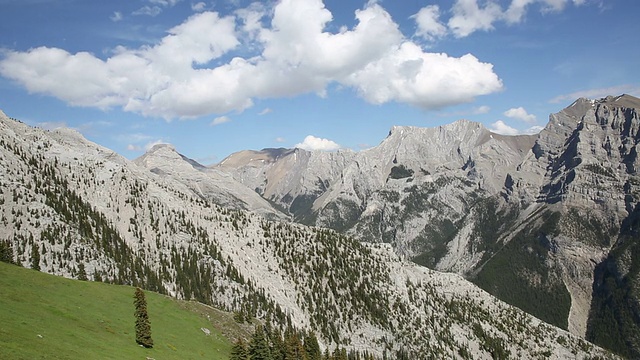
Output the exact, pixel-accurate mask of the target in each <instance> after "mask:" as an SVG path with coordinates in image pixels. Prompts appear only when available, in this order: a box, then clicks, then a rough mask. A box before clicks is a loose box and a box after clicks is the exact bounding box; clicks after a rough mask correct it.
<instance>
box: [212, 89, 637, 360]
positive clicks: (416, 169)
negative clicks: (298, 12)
mask: <svg viewBox="0 0 640 360" xmlns="http://www.w3.org/2000/svg"><path fill="white" fill-rule="evenodd" d="M639 111H640V99H638V98H635V97H633V96H630V95H622V96H617V97H607V98H604V99H600V100H588V99H579V100H577V101H575V102H574V103H573V104H572V105H571V106H569V107H567V108H566V109H564V110H562V111H560V112H559V113H556V114H552V115H551V116H550V118H549V123H548V124H547V126H546V127H545V128H544V129H543V130H542V131H541V132H540V133H539V134H536V135H521V136H502V135H498V134H495V133H491V132H490V131H489V130H487V129H486V128H484V127H483V126H482V125H481V124H479V123H474V122H470V121H466V120H463V121H458V122H456V123H453V124H450V125H445V126H440V127H437V128H415V127H394V128H392V129H391V131H390V132H389V136H388V137H387V138H386V139H385V140H384V141H382V143H381V144H380V145H378V146H376V147H373V148H371V149H368V150H364V151H360V152H357V153H356V152H352V151H348V150H345V151H338V152H333V153H325V152H308V151H304V150H301V149H295V150H283V149H279V150H275V149H267V150H263V151H243V152H239V153H236V154H232V155H231V156H229V157H228V158H227V159H225V160H224V161H223V162H221V163H220V164H219V165H217V166H216V167H215V169H217V170H222V171H226V172H228V173H229V174H232V175H233V176H234V177H235V178H236V179H237V180H238V181H241V182H243V183H245V184H246V185H247V186H248V187H250V188H251V189H255V190H256V191H257V192H258V193H259V194H261V195H262V196H263V197H264V198H265V199H266V200H269V201H270V202H272V203H273V204H275V205H276V206H277V207H278V208H280V209H284V210H285V211H286V212H288V213H289V214H290V215H292V216H293V218H294V220H296V221H300V222H303V223H307V224H312V225H318V226H325V227H329V228H333V229H335V230H338V231H341V232H343V233H346V234H349V235H351V236H354V237H356V238H357V239H359V240H362V241H368V242H373V243H379V242H383V243H389V244H391V245H392V246H393V248H394V251H395V252H396V253H397V254H399V255H400V256H402V257H404V258H407V259H411V260H412V261H414V262H415V263H417V264H421V265H425V266H428V267H430V268H432V269H436V270H440V271H447V272H453V273H458V274H460V275H462V276H464V277H466V278H467V279H469V280H471V281H473V282H475V283H476V284H478V285H480V286H481V287H482V288H483V289H485V290H487V291H488V292H490V293H492V294H493V295H495V296H497V297H499V298H500V299H502V300H504V301H507V302H509V303H511V304H513V305H516V306H518V307H520V308H521V309H524V310H526V311H528V312H530V313H531V314H534V315H535V316H537V317H539V318H541V319H543V320H545V321H547V322H549V323H552V324H554V325H556V326H559V327H562V328H565V329H568V330H569V331H570V332H572V333H573V334H576V335H579V336H587V337H588V338H589V339H590V340H593V341H595V342H596V343H598V344H601V345H603V346H606V347H608V348H610V349H612V350H614V351H616V352H619V353H621V354H625V355H629V356H632V357H640V339H639V338H638V334H640V331H638V326H639V324H640V307H639V306H638V304H639V303H640V295H639V293H638V287H639V286H640V279H639V278H638V276H639V275H638V270H637V269H638V262H640V258H639V257H638V246H640V245H638V243H639V241H640V240H639V239H638V221H637V212H638V210H637V209H638V204H639V202H640V187H639V186H640V177H639V175H638V167H639V166H640V160H639V159H638V143H639V140H640V135H639V133H638V132H639V129H640V119H639V115H638V113H639Z"/></svg>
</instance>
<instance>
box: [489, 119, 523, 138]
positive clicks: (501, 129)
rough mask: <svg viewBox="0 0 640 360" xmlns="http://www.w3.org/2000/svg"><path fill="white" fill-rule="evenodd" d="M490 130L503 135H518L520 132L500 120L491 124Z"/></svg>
mask: <svg viewBox="0 0 640 360" xmlns="http://www.w3.org/2000/svg"><path fill="white" fill-rule="evenodd" d="M489 130H491V131H493V132H494V133H496V134H501V135H518V134H520V132H519V131H518V130H517V129H514V128H512V127H511V126H509V125H507V124H505V122H504V121H502V120H498V121H496V122H494V123H493V124H491V127H489Z"/></svg>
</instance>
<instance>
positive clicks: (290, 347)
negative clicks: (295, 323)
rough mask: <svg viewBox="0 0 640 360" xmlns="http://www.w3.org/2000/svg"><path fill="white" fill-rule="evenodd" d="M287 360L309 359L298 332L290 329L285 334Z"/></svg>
mask: <svg viewBox="0 0 640 360" xmlns="http://www.w3.org/2000/svg"><path fill="white" fill-rule="evenodd" d="M284 344H285V356H284V358H285V360H307V357H306V354H305V352H304V347H303V346H302V342H301V341H300V337H299V336H298V334H297V333H296V332H294V331H293V330H291V329H289V330H287V332H286V334H285V339H284Z"/></svg>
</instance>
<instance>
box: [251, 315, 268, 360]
mask: <svg viewBox="0 0 640 360" xmlns="http://www.w3.org/2000/svg"><path fill="white" fill-rule="evenodd" d="M249 356H250V359H251V360H272V358H271V351H270V350H269V343H268V342H267V338H266V337H265V335H264V330H263V329H262V325H260V324H258V325H256V330H255V331H254V332H253V337H252V338H251V343H250V344H249Z"/></svg>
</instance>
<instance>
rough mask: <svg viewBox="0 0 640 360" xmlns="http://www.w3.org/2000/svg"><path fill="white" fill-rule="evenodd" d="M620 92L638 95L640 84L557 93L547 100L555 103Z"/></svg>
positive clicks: (597, 97) (598, 97) (601, 96)
mask: <svg viewBox="0 0 640 360" xmlns="http://www.w3.org/2000/svg"><path fill="white" fill-rule="evenodd" d="M621 94H629V95H634V96H640V85H631V84H625V85H618V86H611V87H606V88H598V89H588V90H581V91H576V92H573V93H570V94H563V95H558V96H556V97H554V98H553V99H551V100H549V102H550V103H553V104H556V103H560V102H563V101H574V100H576V99H579V98H587V99H600V98H604V97H607V96H609V95H611V96H617V95H621Z"/></svg>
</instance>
